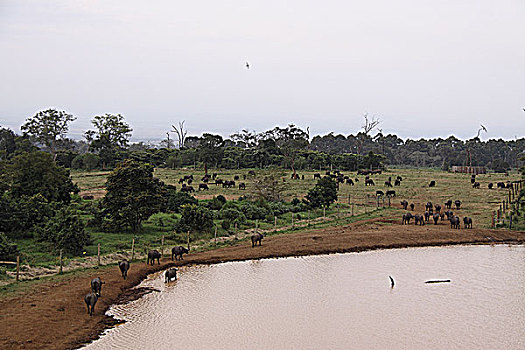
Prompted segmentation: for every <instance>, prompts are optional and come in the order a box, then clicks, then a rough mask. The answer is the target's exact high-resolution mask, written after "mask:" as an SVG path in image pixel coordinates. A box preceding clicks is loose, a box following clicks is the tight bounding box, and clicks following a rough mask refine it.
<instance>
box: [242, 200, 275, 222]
mask: <svg viewBox="0 0 525 350" xmlns="http://www.w3.org/2000/svg"><path fill="white" fill-rule="evenodd" d="M241 211H242V213H243V214H244V215H245V216H246V217H247V218H248V219H250V220H257V219H264V218H265V217H266V215H268V214H271V213H270V212H269V210H267V209H266V208H263V207H260V206H258V205H257V204H255V203H252V202H244V203H242V204H241Z"/></svg>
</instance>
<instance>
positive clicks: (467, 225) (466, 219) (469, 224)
mask: <svg viewBox="0 0 525 350" xmlns="http://www.w3.org/2000/svg"><path fill="white" fill-rule="evenodd" d="M463 223H464V224H465V228H472V218H469V217H468V216H465V217H464V218H463Z"/></svg>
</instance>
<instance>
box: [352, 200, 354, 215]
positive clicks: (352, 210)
mask: <svg viewBox="0 0 525 350" xmlns="http://www.w3.org/2000/svg"><path fill="white" fill-rule="evenodd" d="M352 216H354V203H352Z"/></svg>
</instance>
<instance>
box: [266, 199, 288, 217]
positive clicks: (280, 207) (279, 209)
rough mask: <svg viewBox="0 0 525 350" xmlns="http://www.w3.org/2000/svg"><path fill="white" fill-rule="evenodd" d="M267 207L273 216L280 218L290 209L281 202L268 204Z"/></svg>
mask: <svg viewBox="0 0 525 350" xmlns="http://www.w3.org/2000/svg"><path fill="white" fill-rule="evenodd" d="M268 206H269V207H270V209H271V211H272V212H273V214H274V215H275V216H280V215H283V214H285V213H287V212H289V211H290V208H289V207H288V206H287V205H286V204H284V203H282V202H269V203H268ZM272 216H273V215H272Z"/></svg>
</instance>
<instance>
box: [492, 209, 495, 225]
mask: <svg viewBox="0 0 525 350" xmlns="http://www.w3.org/2000/svg"><path fill="white" fill-rule="evenodd" d="M495 214H496V213H495V212H494V211H492V228H494V227H496V221H495V218H494V216H495Z"/></svg>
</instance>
